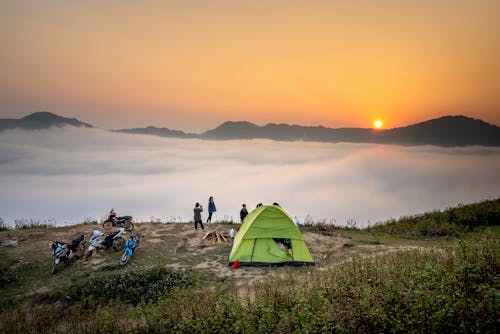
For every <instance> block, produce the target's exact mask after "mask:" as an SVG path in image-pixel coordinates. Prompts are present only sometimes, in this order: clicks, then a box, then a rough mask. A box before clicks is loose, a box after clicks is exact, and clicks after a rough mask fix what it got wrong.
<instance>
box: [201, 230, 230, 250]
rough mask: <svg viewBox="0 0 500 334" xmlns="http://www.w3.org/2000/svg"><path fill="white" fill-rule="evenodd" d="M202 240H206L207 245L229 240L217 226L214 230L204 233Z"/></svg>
mask: <svg viewBox="0 0 500 334" xmlns="http://www.w3.org/2000/svg"><path fill="white" fill-rule="evenodd" d="M201 240H205V242H206V243H207V245H209V246H211V245H215V244H220V243H223V242H226V241H227V235H224V233H222V232H221V230H220V228H216V229H215V230H213V231H208V232H207V233H205V234H204V235H203V237H202V238H201Z"/></svg>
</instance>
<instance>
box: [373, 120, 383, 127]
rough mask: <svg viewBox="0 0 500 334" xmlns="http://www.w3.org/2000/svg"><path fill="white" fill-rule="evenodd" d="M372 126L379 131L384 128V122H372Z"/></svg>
mask: <svg viewBox="0 0 500 334" xmlns="http://www.w3.org/2000/svg"><path fill="white" fill-rule="evenodd" d="M373 125H374V126H375V128H377V129H381V128H382V127H383V126H384V122H382V121H381V120H379V119H377V120H376V121H375V122H373Z"/></svg>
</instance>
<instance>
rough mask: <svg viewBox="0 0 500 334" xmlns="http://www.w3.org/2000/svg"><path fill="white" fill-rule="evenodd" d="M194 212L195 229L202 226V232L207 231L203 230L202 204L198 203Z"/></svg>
mask: <svg viewBox="0 0 500 334" xmlns="http://www.w3.org/2000/svg"><path fill="white" fill-rule="evenodd" d="M193 212H194V229H195V230H197V229H198V224H200V227H201V229H202V230H205V228H203V222H202V220H201V213H202V212H203V206H201V205H200V203H196V204H195V206H194V209H193Z"/></svg>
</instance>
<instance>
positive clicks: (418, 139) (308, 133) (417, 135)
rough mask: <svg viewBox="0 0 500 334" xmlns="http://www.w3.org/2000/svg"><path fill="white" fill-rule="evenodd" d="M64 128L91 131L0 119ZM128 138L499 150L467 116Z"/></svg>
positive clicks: (51, 119)
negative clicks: (389, 124)
mask: <svg viewBox="0 0 500 334" xmlns="http://www.w3.org/2000/svg"><path fill="white" fill-rule="evenodd" d="M66 125H71V126H77V127H92V125H89V124H87V123H83V122H80V121H79V120H77V119H75V118H65V117H61V116H58V115H55V114H52V113H50V112H37V113H34V114H31V115H28V116H26V117H23V118H21V119H0V131H1V130H6V129H12V128H22V129H28V130H29V129H47V128H50V127H62V126H66ZM112 131H114V132H123V133H131V134H146V135H155V136H162V137H175V138H199V139H208V140H234V139H271V140H279V141H316V142H328V143H340V142H345V143H377V144H392V145H436V146H445V147H451V146H468V145H480V146H500V128H499V127H498V126H496V125H492V124H488V123H486V122H484V121H482V120H479V119H474V118H470V117H466V116H445V117H440V118H436V119H432V120H429V121H425V122H421V123H417V124H413V125H409V126H405V127H401V128H394V129H387V130H375V129H364V128H338V129H332V128H326V127H323V126H301V125H288V124H273V123H270V124H267V125H264V126H258V125H255V124H253V123H250V122H225V123H223V124H221V125H219V126H218V127H216V128H215V129H212V130H209V131H206V132H204V133H202V134H195V133H186V132H183V131H179V130H171V129H168V128H157V127H154V126H149V127H146V128H132V129H121V130H112Z"/></svg>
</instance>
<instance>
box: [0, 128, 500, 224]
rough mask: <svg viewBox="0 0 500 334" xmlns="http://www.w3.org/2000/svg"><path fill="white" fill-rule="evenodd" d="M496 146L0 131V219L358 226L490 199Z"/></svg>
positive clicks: (497, 166)
mask: <svg viewBox="0 0 500 334" xmlns="http://www.w3.org/2000/svg"><path fill="white" fill-rule="evenodd" d="M498 170H500V149H499V148H485V147H470V148H438V147H431V146H421V147H405V146H387V145H368V144H324V143H305V142H274V141H268V140H241V141H203V140H197V139H190V140H185V139H172V138H161V137H154V136H142V135H128V134H119V133H110V132H106V131H103V130H98V129H74V128H63V129H54V130H44V131H34V132H25V131H22V130H14V131H5V132H2V133H0V217H2V218H3V219H4V220H6V221H7V222H12V221H13V220H14V219H17V218H28V219H29V218H33V219H35V220H47V219H55V220H56V221H57V222H58V223H60V224H64V223H78V222H81V221H82V220H83V219H84V218H85V217H94V218H101V217H102V216H104V215H105V214H106V212H107V211H108V210H109V209H111V208H112V207H113V208H115V209H116V210H117V211H118V214H120V215H125V214H130V215H133V216H134V217H135V219H136V220H138V221H141V220H149V219H150V218H151V217H155V218H159V219H161V220H162V221H165V220H170V219H171V217H177V218H176V219H179V218H178V217H180V218H181V219H182V220H183V221H189V220H191V219H192V208H193V206H194V203H195V202H200V203H201V204H204V206H205V207H206V205H207V204H206V202H207V199H208V197H209V196H210V195H212V196H214V197H215V202H216V204H217V208H218V212H217V214H216V216H215V218H216V219H223V218H231V217H232V218H234V219H238V213H239V209H240V207H241V204H242V203H246V204H247V205H248V207H249V208H253V207H254V206H255V205H256V204H257V203H259V202H263V203H265V204H271V203H273V202H279V203H280V204H281V205H282V206H283V207H284V208H285V209H286V210H287V211H288V212H289V213H290V214H291V215H292V216H293V217H298V219H299V220H300V221H303V220H304V218H305V217H306V216H308V215H309V216H311V217H313V218H314V219H326V220H327V221H328V220H332V219H335V221H336V223H337V224H345V223H346V221H347V220H349V219H354V220H355V221H356V222H357V223H358V226H366V224H367V223H368V221H370V222H372V223H373V222H376V221H380V220H385V219H388V218H391V217H395V218H397V217H399V216H401V215H408V214H415V213H419V212H422V211H426V210H432V209H442V208H445V207H448V206H452V205H456V204H458V203H466V202H472V201H479V200H483V199H488V198H494V197H498V196H499V195H500V178H498V175H497V174H498Z"/></svg>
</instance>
